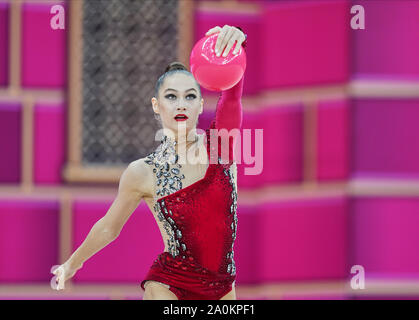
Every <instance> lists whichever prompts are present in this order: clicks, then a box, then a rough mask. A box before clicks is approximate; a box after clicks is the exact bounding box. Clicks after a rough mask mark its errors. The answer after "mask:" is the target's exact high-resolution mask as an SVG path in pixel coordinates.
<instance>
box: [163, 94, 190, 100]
mask: <svg viewBox="0 0 419 320" xmlns="http://www.w3.org/2000/svg"><path fill="white" fill-rule="evenodd" d="M171 96H174V97H176V96H175V95H174V94H172V93H170V94H167V95H165V96H164V97H165V98H167V99H169V98H170V97H171ZM190 96H192V98H193V99H195V98H196V95H194V94H192V93H191V94H188V95H187V96H186V97H190Z"/></svg>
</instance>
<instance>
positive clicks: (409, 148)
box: [351, 99, 419, 178]
mask: <svg viewBox="0 0 419 320" xmlns="http://www.w3.org/2000/svg"><path fill="white" fill-rule="evenodd" d="M352 108H353V116H352V120H351V122H352V128H351V138H352V139H353V141H352V149H353V155H352V162H353V168H352V169H353V175H354V176H377V177H379V176H386V177H403V178H415V177H416V178H418V177H419V148H418V147H417V145H418V141H419V130H418V125H417V119H419V100H417V99H416V100H415V99H354V100H353V105H352Z"/></svg>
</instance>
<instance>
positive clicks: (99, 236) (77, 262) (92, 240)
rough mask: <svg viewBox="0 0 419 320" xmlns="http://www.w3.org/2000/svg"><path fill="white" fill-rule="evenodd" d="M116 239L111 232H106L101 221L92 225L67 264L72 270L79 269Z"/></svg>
mask: <svg viewBox="0 0 419 320" xmlns="http://www.w3.org/2000/svg"><path fill="white" fill-rule="evenodd" d="M116 238H117V236H116V235H115V234H114V233H113V232H110V231H109V230H107V229H106V228H105V226H104V225H103V220H102V219H100V220H99V221H97V222H96V223H95V224H94V226H93V227H92V229H91V230H90V232H89V234H88V235H87V237H86V239H85V240H84V241H83V243H82V244H81V245H80V247H78V248H77V250H76V251H74V253H73V254H72V255H71V257H70V258H69V259H68V263H69V264H70V266H72V267H73V268H76V269H80V268H81V267H82V266H83V263H84V262H85V261H86V260H87V259H89V258H90V257H91V256H93V255H94V254H95V253H97V252H98V251H100V250H101V249H103V248H104V247H106V246H107V245H108V244H109V243H111V242H112V241H113V240H115V239H116Z"/></svg>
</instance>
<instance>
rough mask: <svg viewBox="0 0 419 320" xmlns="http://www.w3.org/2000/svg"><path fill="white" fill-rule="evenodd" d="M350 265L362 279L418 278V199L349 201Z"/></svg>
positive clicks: (357, 199) (370, 198)
mask: <svg viewBox="0 0 419 320" xmlns="http://www.w3.org/2000/svg"><path fill="white" fill-rule="evenodd" d="M350 224H351V244H352V251H351V255H350V263H351V265H362V266H363V267H364V269H365V278H366V281H368V277H374V278H376V277H377V275H382V276H386V275H391V276H393V277H399V276H409V277H416V278H417V277H418V276H419V254H418V247H419V233H418V229H419V198H409V197H406V198H402V197H400V198H397V197H389V198H384V197H382V198H379V197H365V198H356V199H353V200H352V201H351V222H350Z"/></svg>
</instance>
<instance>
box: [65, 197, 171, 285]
mask: <svg viewBox="0 0 419 320" xmlns="http://www.w3.org/2000/svg"><path fill="white" fill-rule="evenodd" d="M111 201H112V200H110V201H109V202H106V201H99V200H92V201H87V200H77V201H75V203H74V204H73V228H74V229H73V230H74V232H73V241H74V242H73V252H74V251H75V250H76V249H77V248H78V247H79V246H80V245H81V243H82V242H83V241H84V239H85V238H86V237H87V235H88V233H89V231H90V229H91V228H92V227H93V225H94V224H95V223H96V222H97V221H98V220H99V219H101V218H102V217H103V216H104V215H105V214H106V212H107V210H108V209H109V207H110V205H111V203H112V202H111ZM163 250H164V243H163V241H162V238H161V235H160V232H159V229H158V227H157V224H156V221H155V219H154V217H153V215H152V213H151V212H150V210H149V209H148V207H147V205H146V203H145V202H144V201H142V202H141V203H140V205H139V206H138V208H137V209H136V210H135V211H134V212H133V213H132V215H131V217H130V218H129V219H128V221H127V223H126V224H125V225H124V227H123V229H122V231H121V234H120V235H119V237H118V238H117V239H116V240H115V241H113V242H111V243H110V244H109V245H108V246H107V247H105V248H103V249H102V250H101V251H99V252H98V253H96V254H95V255H94V256H92V257H91V258H90V259H89V260H87V261H86V262H85V263H84V265H83V268H82V269H80V270H79V271H78V272H77V274H76V275H75V277H74V281H75V282H102V281H105V282H133V283H138V284H139V283H140V282H141V281H142V280H143V278H144V277H145V275H146V273H147V271H148V270H149V268H150V267H151V265H152V263H153V261H154V260H155V259H156V257H157V255H158V254H160V253H161V252H163Z"/></svg>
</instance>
